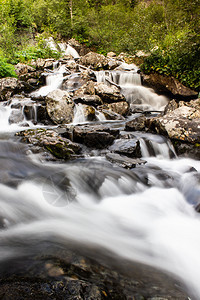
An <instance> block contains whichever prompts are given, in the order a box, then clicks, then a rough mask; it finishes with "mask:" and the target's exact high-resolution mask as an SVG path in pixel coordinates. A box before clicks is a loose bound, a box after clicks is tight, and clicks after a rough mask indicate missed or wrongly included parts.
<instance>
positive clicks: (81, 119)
mask: <svg viewBox="0 0 200 300" xmlns="http://www.w3.org/2000/svg"><path fill="white" fill-rule="evenodd" d="M86 121H87V120H86V117H85V113H84V107H83V105H82V104H81V103H78V104H76V105H75V108H74V118H73V124H80V123H85V122H86Z"/></svg>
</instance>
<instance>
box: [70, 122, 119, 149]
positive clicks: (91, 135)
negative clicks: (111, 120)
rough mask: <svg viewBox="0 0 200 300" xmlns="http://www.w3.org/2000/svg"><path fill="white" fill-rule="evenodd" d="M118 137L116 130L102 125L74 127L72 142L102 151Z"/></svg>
mask: <svg viewBox="0 0 200 300" xmlns="http://www.w3.org/2000/svg"><path fill="white" fill-rule="evenodd" d="M118 135H119V130H118V129H113V128H110V127H106V126H103V125H84V126H80V125H79V126H74V129H73V141H74V142H77V143H82V144H84V145H86V146H87V147H89V148H95V149H103V148H106V147H107V146H109V145H111V144H112V143H113V141H114V140H115V138H116V137H117V136H118Z"/></svg>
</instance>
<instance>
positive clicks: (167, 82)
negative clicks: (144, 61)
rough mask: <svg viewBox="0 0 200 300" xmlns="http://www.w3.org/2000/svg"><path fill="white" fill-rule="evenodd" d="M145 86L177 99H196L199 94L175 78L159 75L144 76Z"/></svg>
mask: <svg viewBox="0 0 200 300" xmlns="http://www.w3.org/2000/svg"><path fill="white" fill-rule="evenodd" d="M143 84H144V85H146V86H148V87H151V88H153V89H154V90H155V91H156V92H157V93H164V94H170V95H173V97H175V98H177V99H185V100H186V99H187V100H191V99H195V98H197V97H198V92H196V91H193V90H191V89H190V88H188V87H186V86H184V85H183V84H182V83H180V82H179V81H178V80H177V79H175V78H174V77H171V76H170V77H168V76H164V75H161V74H157V73H152V74H149V75H143Z"/></svg>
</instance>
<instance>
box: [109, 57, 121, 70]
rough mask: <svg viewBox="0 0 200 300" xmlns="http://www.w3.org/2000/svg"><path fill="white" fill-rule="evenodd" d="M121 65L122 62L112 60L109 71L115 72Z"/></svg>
mask: <svg viewBox="0 0 200 300" xmlns="http://www.w3.org/2000/svg"><path fill="white" fill-rule="evenodd" d="M119 65H120V62H119V61H117V60H115V59H110V60H109V62H108V69H109V70H114V69H116V68H117V67H118V66H119Z"/></svg>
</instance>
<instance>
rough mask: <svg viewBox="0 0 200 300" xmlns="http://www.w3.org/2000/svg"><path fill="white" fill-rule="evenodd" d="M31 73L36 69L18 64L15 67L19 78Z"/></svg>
mask: <svg viewBox="0 0 200 300" xmlns="http://www.w3.org/2000/svg"><path fill="white" fill-rule="evenodd" d="M31 72H35V69H34V68H33V67H31V66H29V65H26V64H22V63H18V64H17V65H15V73H16V74H17V76H20V75H23V74H27V73H31Z"/></svg>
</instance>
